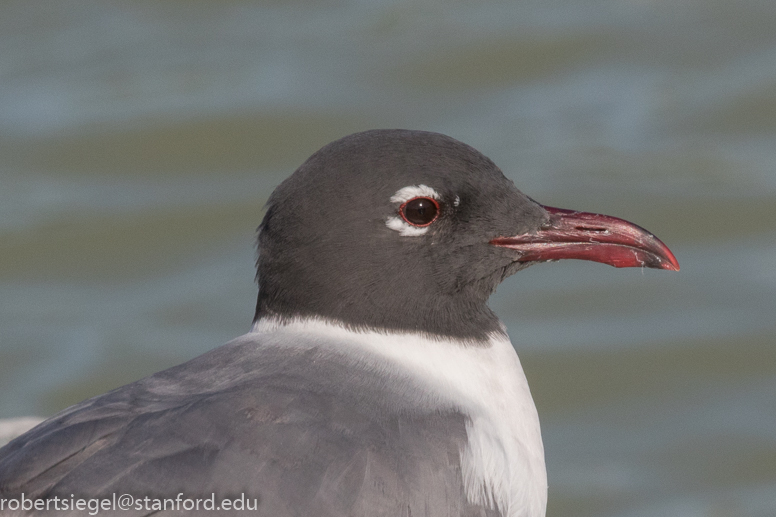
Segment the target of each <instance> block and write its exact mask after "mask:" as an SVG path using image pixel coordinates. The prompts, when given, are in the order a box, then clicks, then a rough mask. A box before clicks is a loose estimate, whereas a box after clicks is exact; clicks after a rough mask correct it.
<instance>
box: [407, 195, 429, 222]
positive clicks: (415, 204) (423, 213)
mask: <svg viewBox="0 0 776 517" xmlns="http://www.w3.org/2000/svg"><path fill="white" fill-rule="evenodd" d="M436 215H437V205H436V203H434V202H433V201H432V200H430V199H429V198H426V197H418V198H415V199H411V200H409V201H407V204H406V205H404V217H405V218H406V219H407V221H408V222H409V223H410V224H414V225H417V226H423V225H426V224H429V223H431V221H433V220H434V218H435V217H436Z"/></svg>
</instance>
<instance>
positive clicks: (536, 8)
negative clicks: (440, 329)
mask: <svg viewBox="0 0 776 517" xmlns="http://www.w3.org/2000/svg"><path fill="white" fill-rule="evenodd" d="M376 127H404V128H415V129H426V130H432V131H439V132H443V133H446V134H449V135H451V136H453V137H455V138H458V139H460V140H463V141H464V142H467V143H469V144H471V145H473V146H474V147H476V148H477V149H479V150H481V151H483V152H484V153H485V154H486V155H488V156H490V157H491V158H492V159H493V160H494V161H495V162H496V163H497V164H498V165H499V166H500V167H501V168H502V169H503V170H504V171H505V173H506V174H507V176H509V177H510V178H512V179H513V180H514V181H515V183H516V184H517V186H518V188H520V189H521V190H523V191H524V192H526V193H527V194H529V195H530V196H532V197H533V198H535V199H537V200H539V201H540V202H542V203H544V204H548V205H554V206H561V207H566V208H575V209H581V210H587V211H598V212H603V213H607V214H611V215H616V216H619V217H623V218H625V219H628V220H631V221H634V222H636V223H637V224H639V225H642V226H644V227H646V228H648V229H649V230H651V231H652V232H654V233H655V234H656V235H658V236H659V237H660V238H661V239H663V240H664V242H666V243H667V244H668V245H669V246H670V247H671V249H672V250H673V251H674V253H675V254H676V256H677V257H678V259H679V262H680V264H681V266H682V270H681V272H679V273H668V272H665V271H657V272H656V271H651V270H646V271H640V270H638V269H625V270H616V269H613V268H610V267H607V266H604V265H600V264H593V263H582V262H580V263H577V262H573V261H567V262H560V263H557V264H550V265H541V266H537V267H533V268H530V269H528V270H526V271H524V272H521V273H519V274H518V275H516V276H515V277H513V278H511V279H510V280H508V281H507V282H506V283H505V284H504V285H503V286H502V287H501V289H500V290H499V292H498V293H497V294H496V296H495V297H494V299H493V300H492V305H493V307H494V309H495V310H496V311H497V312H498V313H499V314H500V315H501V317H502V318H503V320H504V321H505V322H506V323H507V325H508V327H509V330H510V334H511V336H512V340H513V342H515V344H516V347H517V349H518V352H519V354H520V356H521V358H522V360H523V364H524V367H525V369H526V373H527V376H528V379H529V381H530V383H531V387H532V391H533V393H534V397H535V399H536V403H537V405H538V408H539V412H540V415H541V419H542V425H543V431H544V437H545V448H546V451H547V460H548V469H549V481H550V492H549V497H550V500H549V508H548V515H549V516H550V517H563V516H576V517H584V516H593V515H595V516H612V517H614V516H617V517H642V516H665V515H671V516H679V517H723V516H737V517H738V516H763V517H766V516H767V517H773V516H774V515H776V337H775V331H776V323H774V320H775V319H776V318H774V314H776V267H775V266H776V239H774V237H775V236H776V139H775V138H774V137H775V136H776V2H773V1H772V0H737V1H736V2H731V1H726V0H671V1H668V0H584V1H580V0H527V1H521V2H514V1H504V0H502V1H498V0H493V1H489V2H463V1H455V0H449V1H444V2H443V1H438V2H431V1H423V2H418V1H410V0H380V1H378V0H360V1H359V0H352V1H344V0H326V1H316V2H312V1H304V0H298V1H281V0H278V1H265V2H247V1H229V2H215V1H213V2H207V1H196V2H175V1H170V2H148V1H146V2H143V1H138V2H123V3H120V2H112V1H106V0H102V1H99V2H96V1H95V2H83V1H60V2H29V1H27V0H19V1H7V0H4V1H2V2H0V418H8V417H15V416H23V415H30V414H37V415H42V416H45V415H50V414H53V413H54V412H56V411H58V410H60V409H62V408H64V407H66V406H68V405H70V404H73V403H75V402H78V401H80V400H82V399H84V398H86V397H89V396H92V395H95V394H98V393H101V392H104V391H106V390H109V389H111V388H114V387H116V386H119V385H121V384H123V383H126V382H129V381H132V380H135V379H137V378H140V377H142V376H145V375H147V374H150V373H152V372H154V371H157V370H159V369H162V368H164V367H167V366H170V365H173V364H176V363H179V362H182V361H184V360H186V359H188V358H191V357H193V356H195V355H197V354H200V353H201V352H204V351H205V350H208V349H210V348H212V347H214V346H216V345H219V344H221V343H224V342H226V341H227V340H229V339H231V338H233V337H235V336H237V335H240V334H242V333H244V332H246V331H247V330H248V329H249V326H250V322H251V317H252V315H253V307H254V300H255V295H256V286H255V283H254V281H253V275H254V272H253V262H254V259H255V251H254V244H253V241H254V236H255V235H254V234H255V229H256V227H257V225H258V223H259V221H260V219H261V216H262V207H263V204H264V202H265V200H266V198H267V196H268V194H269V193H270V192H271V190H272V188H273V187H274V186H275V185H277V184H278V183H279V182H280V181H281V180H282V179H283V178H285V177H286V176H287V175H289V174H290V173H291V172H292V171H293V170H294V169H295V168H296V167H297V166H298V165H299V164H300V163H301V162H302V161H303V160H304V159H305V158H306V157H307V156H308V155H310V154H311V153H312V152H313V151H315V150H316V149H317V148H319V147H320V146H321V145H323V144H325V143H327V142H329V141H331V140H333V139H335V138H338V137H340V136H343V135H345V134H349V133H351V132H355V131H359V130H363V129H368V128H376Z"/></svg>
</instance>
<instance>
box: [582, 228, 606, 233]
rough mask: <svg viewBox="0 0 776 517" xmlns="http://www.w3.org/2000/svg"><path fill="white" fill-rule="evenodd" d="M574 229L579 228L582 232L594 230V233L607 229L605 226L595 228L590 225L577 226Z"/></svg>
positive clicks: (604, 231) (603, 231)
mask: <svg viewBox="0 0 776 517" xmlns="http://www.w3.org/2000/svg"><path fill="white" fill-rule="evenodd" d="M575 230H580V231H583V232H596V233H606V232H607V231H608V230H607V229H606V228H596V227H591V226H577V227H576V228H575Z"/></svg>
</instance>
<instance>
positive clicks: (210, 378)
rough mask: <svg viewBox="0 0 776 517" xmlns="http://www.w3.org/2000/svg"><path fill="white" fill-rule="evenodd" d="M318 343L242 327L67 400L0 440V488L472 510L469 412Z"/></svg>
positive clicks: (344, 507)
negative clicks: (126, 379) (225, 338)
mask: <svg viewBox="0 0 776 517" xmlns="http://www.w3.org/2000/svg"><path fill="white" fill-rule="evenodd" d="M320 345H322V344H321V343H317V342H316V341H315V340H314V339H307V340H306V339H305V338H303V337H299V338H298V340H297V341H296V342H295V343H293V346H288V344H287V343H286V344H280V343H277V342H275V341H274V340H273V339H272V338H271V337H267V336H260V335H251V334H249V335H246V336H243V337H242V338H238V339H237V340H234V341H232V342H230V343H228V344H226V345H224V346H222V347H219V348H217V349H215V350H213V351H211V352H209V353H206V354H204V355H202V356H199V357H197V358H195V359H193V360H191V361H189V362H187V363H184V364H182V365H180V366H177V367H174V368H171V369H168V370H165V371H162V372H159V373H157V374H155V375H152V376H150V377H147V378H145V379H141V380H140V381H137V382H135V383H132V384H129V385H126V386H123V387H121V388H118V389H116V390H114V391H112V392H109V393H106V394H104V395H101V396H98V397H95V398H93V399H90V400H87V401H85V402H82V403H81V404H78V405H76V406H73V407H71V408H69V409H67V410H65V411H63V412H62V413H60V414H59V415H55V416H54V417H52V418H51V419H49V420H47V421H46V422H44V423H42V424H41V425H39V426H38V427H36V428H35V429H33V430H32V431H30V432H28V433H27V434H25V435H23V436H21V437H19V438H17V439H16V440H14V441H13V442H11V443H10V444H8V445H7V446H6V447H5V448H4V449H0V494H10V495H13V494H18V493H20V492H24V493H26V494H28V495H30V496H51V495H70V494H74V493H75V494H80V495H83V496H104V495H105V494H111V493H113V492H117V493H131V494H132V495H134V496H135V497H142V496H146V495H150V496H153V495H157V496H167V497H169V496H170V495H171V494H172V495H175V494H177V493H179V492H182V493H184V494H186V495H187V496H192V497H200V496H203V497H204V496H209V495H210V494H212V493H215V494H217V495H218V497H222V496H225V495H239V493H244V494H245V497H246V498H256V499H258V500H259V501H260V505H261V509H262V510H263V511H262V512H260V513H261V514H266V515H277V516H279V517H280V516H284V515H302V514H311V513H310V512H311V511H313V509H314V511H313V513H315V514H317V515H332V516H340V515H359V514H370V515H401V514H402V513H407V512H409V511H412V512H413V513H415V514H416V515H417V512H418V511H419V509H420V508H438V509H439V515H465V514H469V512H475V513H473V515H478V514H479V513H480V511H481V509H477V508H473V507H470V505H468V503H466V501H465V496H464V492H463V488H462V487H463V482H462V475H461V469H460V451H461V450H462V448H463V447H464V446H465V443H466V416H465V415H463V414H462V413H460V412H458V411H456V410H454V409H451V408H434V407H429V406H428V405H427V404H425V403H424V402H423V401H422V400H421V399H419V398H418V397H417V392H418V390H417V387H416V386H413V381H412V379H411V378H409V377H408V378H405V379H397V378H396V375H397V373H396V372H392V371H380V370H379V369H375V368H373V367H371V366H367V365H365V364H363V363H362V362H360V361H359V360H358V359H356V358H352V357H349V356H348V355H347V354H342V353H339V352H336V351H333V350H332V347H330V346H320ZM419 476H423V481H422V482H421V479H420V478H419ZM428 479H434V482H433V483H435V484H436V486H433V487H431V486H429V483H428ZM420 486H423V491H422V492H421V491H420V488H419V487H420ZM226 492H228V494H227V493H226ZM483 511H484V510H483ZM436 512H437V510H433V511H429V512H427V514H428V515H435V514H436ZM421 514H423V513H421Z"/></svg>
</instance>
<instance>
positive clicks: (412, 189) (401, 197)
mask: <svg viewBox="0 0 776 517" xmlns="http://www.w3.org/2000/svg"><path fill="white" fill-rule="evenodd" d="M416 197H430V198H431V199H436V200H437V201H439V199H440V198H441V196H440V195H439V193H438V192H437V191H436V190H434V189H433V188H431V187H429V186H426V185H411V186H409V187H404V188H401V189H399V190H397V191H396V194H394V195H393V196H391V202H392V203H400V204H401V203H406V202H407V201H409V200H410V199H414V198H416Z"/></svg>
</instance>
